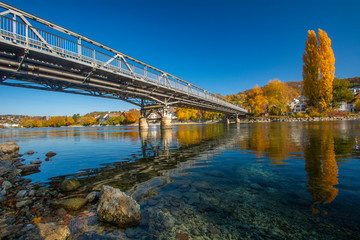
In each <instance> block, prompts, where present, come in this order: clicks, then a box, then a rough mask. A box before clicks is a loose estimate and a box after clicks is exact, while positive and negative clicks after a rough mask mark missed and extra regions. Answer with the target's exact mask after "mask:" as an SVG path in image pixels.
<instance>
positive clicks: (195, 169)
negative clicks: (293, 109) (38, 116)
mask: <svg viewBox="0 0 360 240" xmlns="http://www.w3.org/2000/svg"><path fill="white" fill-rule="evenodd" d="M0 141H2V142H6V141H16V142H17V143H18V144H19V145H20V151H21V152H26V151H29V150H34V151H36V152H37V153H36V154H35V155H33V156H24V158H25V162H30V161H33V160H35V159H36V158H40V160H44V159H45V154H46V152H48V151H54V152H56V153H57V155H56V156H55V157H53V158H52V160H51V161H49V162H45V161H43V163H42V165H41V168H40V170H41V172H39V173H36V174H33V175H30V176H28V178H31V179H33V181H36V182H43V183H47V184H49V185H53V186H55V187H56V186H57V185H58V184H59V182H61V181H62V180H63V179H64V178H65V177H69V176H76V177H79V178H80V180H81V182H82V186H83V187H82V188H81V189H80V190H79V191H81V192H89V191H91V190H93V189H99V188H100V187H101V185H103V184H108V185H111V186H114V187H119V188H120V189H121V190H123V191H127V192H128V193H129V194H131V195H132V196H133V197H134V198H135V199H136V200H138V201H139V203H140V205H141V211H142V220H141V224H140V225H139V227H137V228H130V229H126V230H123V229H116V228H114V227H111V226H109V225H104V224H101V223H98V222H97V221H96V218H95V220H94V221H87V225H86V227H83V228H81V230H79V228H76V229H75V230H74V229H72V231H73V234H75V235H76V236H77V239H122V238H123V239H127V238H130V239H176V237H178V238H177V239H179V238H180V237H181V236H184V235H188V236H189V237H190V239H360V210H359V208H358V203H359V201H360V181H359V180H360V160H359V156H360V154H359V147H360V145H359V141H360V125H359V122H357V121H354V122H350V121H349V122H347V121H343V122H315V123H270V124H269V123H259V124H241V125H240V127H239V126H237V125H230V126H227V125H221V124H220V125H204V126H203V125H196V126H174V127H173V129H172V130H166V131H162V132H161V131H160V130H159V129H157V128H153V129H150V130H149V131H148V132H142V133H139V132H138V129H137V127H104V128H57V129H53V128H48V129H16V130H0ZM80 222H81V221H80ZM74 231H75V232H74ZM181 234H183V235H181Z"/></svg>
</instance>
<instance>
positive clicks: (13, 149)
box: [0, 142, 20, 154]
mask: <svg viewBox="0 0 360 240" xmlns="http://www.w3.org/2000/svg"><path fill="white" fill-rule="evenodd" d="M19 149H20V148H19V145H17V143H16V142H7V143H3V144H0V150H1V151H2V152H3V153H4V154H14V153H16V154H17V153H19Z"/></svg>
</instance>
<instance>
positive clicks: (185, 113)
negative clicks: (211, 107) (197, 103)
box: [175, 107, 198, 121]
mask: <svg viewBox="0 0 360 240" xmlns="http://www.w3.org/2000/svg"><path fill="white" fill-rule="evenodd" d="M175 116H176V117H177V119H178V120H180V121H187V120H196V119H198V111H197V110H195V109H190V108H182V107H178V108H176V113H175Z"/></svg>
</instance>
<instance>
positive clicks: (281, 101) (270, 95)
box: [264, 79, 299, 113]
mask: <svg viewBox="0 0 360 240" xmlns="http://www.w3.org/2000/svg"><path fill="white" fill-rule="evenodd" d="M264 94H265V96H266V98H267V100H268V108H269V112H274V113H275V112H280V113H283V112H285V111H287V107H288V104H289V103H290V102H291V101H292V100H293V98H295V97H297V96H298V94H299V93H298V92H297V91H296V90H295V89H294V88H292V87H289V86H288V85H287V84H286V83H283V82H281V81H280V80H278V79H274V80H270V81H269V82H268V83H267V84H266V85H265V87H264ZM274 110H275V111H274Z"/></svg>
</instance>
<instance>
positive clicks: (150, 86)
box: [0, 2, 248, 117]
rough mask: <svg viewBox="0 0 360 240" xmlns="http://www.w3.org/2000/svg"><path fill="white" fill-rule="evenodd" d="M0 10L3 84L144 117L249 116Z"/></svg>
mask: <svg viewBox="0 0 360 240" xmlns="http://www.w3.org/2000/svg"><path fill="white" fill-rule="evenodd" d="M0 7H1V8H3V11H2V12H0V84H1V85H7V86H14V87H25V88H32V89H41V90H47V91H59V92H67V93H73V94H81V95H91V96H96V97H103V98H112V99H119V100H123V101H125V102H129V103H132V104H135V105H137V106H139V107H141V109H142V114H145V115H146V116H147V115H149V114H150V112H151V111H152V109H162V110H164V111H165V110H166V109H168V108H169V107H170V106H174V107H188V108H195V109H200V110H206V111H213V112H220V113H224V114H226V115H228V116H236V117H237V116H239V115H246V114H247V113H248V111H247V110H245V109H244V108H242V107H241V106H239V105H236V104H234V103H232V102H230V101H228V100H226V99H224V98H222V97H220V96H217V95H216V94H213V93H211V92H209V91H207V90H205V89H203V88H200V87H197V86H195V85H193V84H191V83H189V82H187V81H184V80H182V79H180V78H178V77H176V76H174V75H171V74H169V73H167V72H164V71H162V70H160V69H158V68H155V67H153V66H151V65H149V64H146V63H144V62H142V61H139V60H137V59H135V58H132V57H130V56H128V55H126V54H123V53H121V52H119V51H117V50H114V49H112V48H110V47H107V46H105V45H103V44H101V43H98V42H96V41H94V40H92V39H89V38H87V37H85V36H82V35H80V34H77V33H75V32H73V31H70V30H68V29H66V28H63V27H61V26H59V25H56V24H54V23H51V22H49V21H46V20H44V19H42V18H39V17H37V16H34V15H32V14H30V13H27V12H25V11H22V10H20V9H17V8H15V7H13V6H10V5H8V4H6V3H3V2H0ZM146 110H147V111H146Z"/></svg>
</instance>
